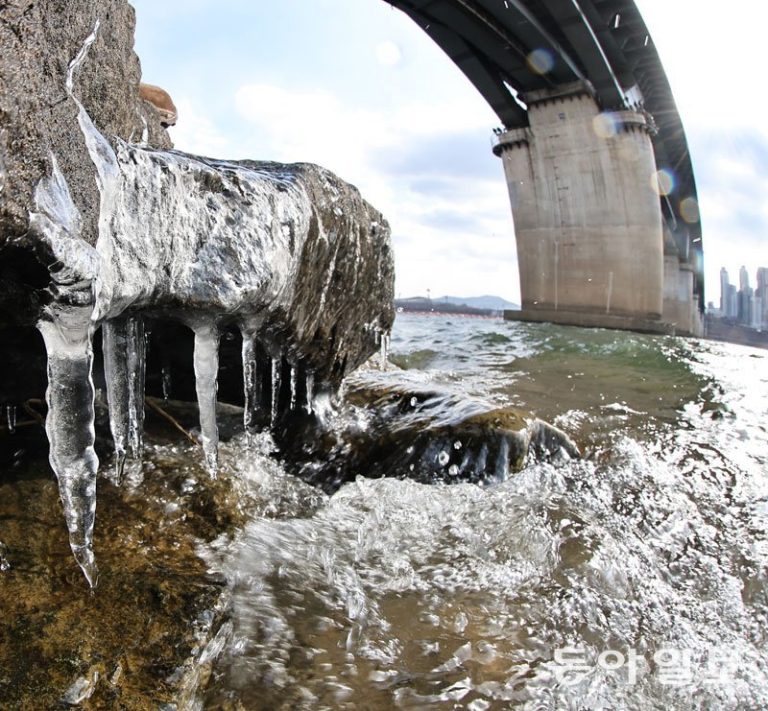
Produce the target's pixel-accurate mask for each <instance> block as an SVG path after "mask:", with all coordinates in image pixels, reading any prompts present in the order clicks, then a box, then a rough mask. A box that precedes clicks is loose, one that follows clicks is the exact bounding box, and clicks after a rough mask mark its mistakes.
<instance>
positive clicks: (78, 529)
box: [38, 306, 99, 587]
mask: <svg viewBox="0 0 768 711" xmlns="http://www.w3.org/2000/svg"><path fill="white" fill-rule="evenodd" d="M90 311H91V308H90V306H88V307H71V306H70V307H67V310H66V311H65V310H64V309H62V310H61V311H58V312H54V310H53V309H50V310H49V318H47V319H45V320H41V321H40V322H39V323H38V329H39V331H40V333H41V334H42V336H43V340H44V341H45V348H46V350H47V352H48V389H47V390H46V393H45V398H46V401H47V403H48V417H47V418H46V420H45V431H46V433H47V435H48V441H49V442H50V462H51V467H52V468H53V471H54V472H55V473H56V478H57V479H58V482H59V496H60V497H61V502H62V505H63V507H64V517H65V519H66V522H67V529H68V531H69V545H70V547H71V548H72V553H73V554H74V556H75V560H77V562H78V564H79V565H80V568H82V571H83V573H84V574H85V577H86V579H87V580H88V583H89V585H90V586H91V587H95V586H96V583H97V582H98V574H99V573H98V568H97V567H96V559H95V557H94V554H93V524H94V521H95V517H96V472H97V471H98V468H99V460H98V458H97V456H96V452H95V450H94V448H93V445H94V441H95V432H94V427H93V422H94V409H93V399H94V388H93V379H92V367H93V350H92V348H91V330H90V326H89V315H90ZM79 312H83V313H79Z"/></svg>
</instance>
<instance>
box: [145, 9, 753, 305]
mask: <svg viewBox="0 0 768 711" xmlns="http://www.w3.org/2000/svg"><path fill="white" fill-rule="evenodd" d="M132 4H133V5H134V7H135V8H136V16H137V18H136V20H137V27H136V52H137V54H138V55H139V58H140V60H141V63H142V71H143V76H142V80H143V81H145V82H148V83H151V84H157V85H159V86H162V87H163V88H165V89H166V90H167V91H168V92H169V93H170V94H171V96H172V97H173V99H174V101H175V103H176V106H177V108H178V110H179V119H178V124H177V125H176V126H175V127H173V128H171V129H170V132H171V138H172V139H173V141H174V144H175V146H176V148H178V149H180V150H184V151H187V152H190V153H196V154H200V155H205V156H211V157H216V158H229V159H238V158H252V159H264V160H277V161H284V162H294V161H308V162H313V163H319V164H320V165H323V166H325V167H327V168H330V169H331V170H333V171H334V172H335V173H337V174H338V175H339V176H340V177H342V178H343V179H345V180H346V181H348V182H350V183H353V184H354V185H356V186H357V187H358V188H359V189H360V191H361V193H362V194H363V196H364V197H365V198H366V199H367V200H368V201H369V202H370V203H372V204H373V205H374V206H375V207H377V208H378V209H379V210H381V211H382V212H383V213H384V215H385V216H386V217H387V219H388V220H389V222H390V225H391V227H392V237H393V242H394V247H395V260H396V274H397V276H396V287H395V290H396V294H397V295H398V296H403V297H405V296H414V295H425V294H427V291H428V290H429V292H430V293H431V295H432V296H433V297H437V296H441V295H444V294H450V295H459V296H476V295H482V294H495V295H499V296H502V297H504V298H506V299H508V300H510V301H515V302H518V303H519V300H520V291H519V278H518V273H517V256H516V249H515V240H514V227H513V223H512V213H511V209H510V206H509V198H508V194H507V188H506V183H505V180H504V173H503V169H502V164H501V161H500V160H499V159H498V158H496V157H495V156H494V155H493V154H492V152H491V143H492V141H491V139H492V135H493V134H492V129H493V128H494V127H496V126H498V125H499V120H498V118H497V117H496V115H495V114H494V113H493V111H492V110H491V109H490V107H489V106H488V105H487V104H486V103H485V102H484V100H483V99H482V97H481V96H480V94H479V93H478V92H477V90H476V89H475V88H474V87H473V86H472V85H471V84H470V83H469V81H468V80H467V79H466V78H465V77H464V75H463V74H462V73H461V72H460V71H459V70H458V68H456V66H455V65H454V64H453V63H452V62H451V60H450V59H448V57H447V56H446V55H445V54H444V53H443V52H442V50H440V49H439V48H438V47H437V45H435V44H434V43H433V42H432V40H430V39H429V37H428V36H427V35H426V34H425V33H423V31H422V30H420V29H419V28H418V27H417V26H416V24H415V23H414V22H412V21H411V20H410V19H408V18H407V17H406V16H405V15H403V14H402V13H401V12H399V11H397V10H394V9H392V8H391V6H389V5H388V4H387V3H385V2H384V1H383V0H281V1H280V2H273V1H271V0H269V1H268V0H218V1H216V2H214V1H213V0H184V2H180V1H179V0H163V1H162V2H157V0H132ZM637 5H638V7H639V8H640V11H641V13H642V14H643V16H644V18H645V21H646V24H647V25H648V27H649V30H650V33H651V35H652V37H653V39H654V41H655V43H656V46H657V49H658V51H659V54H660V56H661V59H662V63H663V64H664V67H665V69H666V71H667V75H668V78H669V80H670V84H671V85H672V90H673V93H674V95H675V98H676V101H677V104H678V108H679V110H680V114H681V116H682V119H683V124H684V126H685V130H686V134H687V136H688V142H689V147H690V151H691V156H692V159H693V164H694V172H695V175H696V180H697V184H698V192H699V204H700V211H701V218H702V227H703V235H704V258H705V273H706V280H707V293H706V298H707V300H711V301H714V302H716V303H717V302H718V301H719V296H720V295H719V271H720V267H722V266H725V267H726V268H727V269H728V270H729V272H730V273H731V275H732V276H731V280H732V281H735V280H736V279H737V275H738V269H739V267H740V266H741V265H742V264H744V265H746V266H747V268H748V269H749V271H750V273H751V274H752V275H753V276H752V278H753V279H754V272H755V270H756V268H757V267H758V266H768V99H767V98H766V96H767V94H766V92H765V91H764V88H763V81H762V71H761V70H762V69H763V68H764V66H765V61H764V56H763V54H762V50H763V45H764V43H765V41H766V40H765V38H764V37H763V36H762V34H763V33H762V28H763V27H764V21H765V20H766V19H768V7H765V8H763V7H762V6H763V3H761V2H757V1H756V0H730V1H729V2H728V4H727V12H725V13H724V12H722V11H718V8H720V9H722V8H723V5H722V4H721V3H715V2H714V1H710V0H704V1H702V0H674V1H671V0H637ZM758 8H760V9H758Z"/></svg>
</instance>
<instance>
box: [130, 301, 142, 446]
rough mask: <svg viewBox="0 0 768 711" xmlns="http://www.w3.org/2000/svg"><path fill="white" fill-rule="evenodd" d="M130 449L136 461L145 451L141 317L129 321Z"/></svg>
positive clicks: (134, 317) (133, 317)
mask: <svg viewBox="0 0 768 711" xmlns="http://www.w3.org/2000/svg"><path fill="white" fill-rule="evenodd" d="M127 330H128V334H127V335H128V374H129V375H128V447H129V449H130V452H131V456H132V457H133V458H134V459H141V457H142V454H143V450H144V381H145V374H146V362H147V358H146V355H147V342H146V339H145V338H144V320H143V319H142V318H141V316H132V317H131V318H129V319H128V329H127Z"/></svg>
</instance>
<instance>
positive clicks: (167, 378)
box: [161, 365, 172, 402]
mask: <svg viewBox="0 0 768 711" xmlns="http://www.w3.org/2000/svg"><path fill="white" fill-rule="evenodd" d="M161 375H162V379H163V400H165V401H166V402H168V400H169V399H170V397H171V385H172V381H171V366H170V365H164V366H163V368H162V371H161Z"/></svg>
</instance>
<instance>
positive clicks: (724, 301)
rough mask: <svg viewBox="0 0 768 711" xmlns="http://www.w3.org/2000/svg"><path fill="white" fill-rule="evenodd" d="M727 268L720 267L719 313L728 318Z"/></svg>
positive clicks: (728, 282)
mask: <svg viewBox="0 0 768 711" xmlns="http://www.w3.org/2000/svg"><path fill="white" fill-rule="evenodd" d="M730 283H731V282H730V281H729V279H728V270H727V269H726V268H725V267H722V268H721V269H720V313H721V314H722V317H723V318H728V286H729V285H730Z"/></svg>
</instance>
